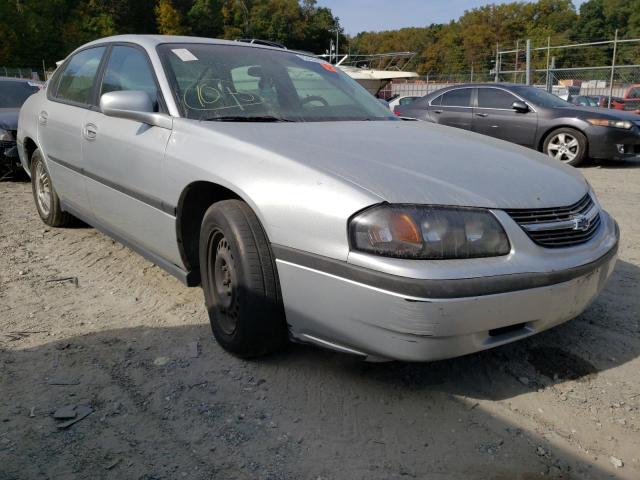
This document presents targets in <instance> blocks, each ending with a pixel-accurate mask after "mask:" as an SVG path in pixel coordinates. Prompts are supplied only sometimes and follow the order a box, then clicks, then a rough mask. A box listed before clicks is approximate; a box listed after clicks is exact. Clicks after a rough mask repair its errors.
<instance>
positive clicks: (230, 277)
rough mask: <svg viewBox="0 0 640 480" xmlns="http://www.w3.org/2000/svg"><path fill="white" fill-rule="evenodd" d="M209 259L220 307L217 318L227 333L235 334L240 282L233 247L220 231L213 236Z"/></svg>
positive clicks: (212, 280) (211, 282) (214, 291)
mask: <svg viewBox="0 0 640 480" xmlns="http://www.w3.org/2000/svg"><path fill="white" fill-rule="evenodd" d="M209 259H210V264H211V269H210V274H209V281H210V284H211V286H212V287H213V294H214V297H215V303H216V306H217V307H218V308H217V311H216V320H217V322H218V324H219V326H220V328H221V329H222V331H223V332H224V333H225V334H226V335H233V334H234V332H235V331H236V328H237V326H238V315H239V312H240V299H239V295H238V293H239V292H238V282H237V275H236V269H235V261H234V259H233V254H232V252H231V247H230V245H229V242H228V240H227V239H226V238H225V236H224V234H223V233H222V232H220V231H216V232H214V233H213V235H212V237H211V242H210V244H209Z"/></svg>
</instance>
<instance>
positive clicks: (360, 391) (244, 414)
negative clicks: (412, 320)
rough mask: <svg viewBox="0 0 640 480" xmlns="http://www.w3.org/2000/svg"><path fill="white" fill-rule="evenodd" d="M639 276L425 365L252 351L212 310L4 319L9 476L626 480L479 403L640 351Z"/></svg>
mask: <svg viewBox="0 0 640 480" xmlns="http://www.w3.org/2000/svg"><path fill="white" fill-rule="evenodd" d="M639 283H640V269H639V268H638V267H637V266H636V265H633V264H631V263H628V262H624V261H619V262H618V264H617V265H616V269H615V272H614V274H613V276H612V278H611V280H610V282H609V284H608V286H607V288H606V289H605V291H604V292H603V293H602V294H601V296H600V297H599V298H598V299H597V300H596V301H595V303H594V304H593V305H592V306H591V307H589V309H588V310H587V311H586V312H585V313H584V314H582V315H581V316H580V317H578V318H577V319H575V320H574V321H572V322H569V323H567V324H565V325H563V326H560V327H557V328H554V329H552V330H549V331H547V332H543V333H541V334H539V335H537V336H535V337H531V338H528V339H525V340H523V341H520V342H518V343H515V344H511V345H507V346H503V347H499V348H496V349H493V350H490V351H485V352H481V353H476V354H473V355H468V356H465V357H461V358H457V359H452V360H445V361H439V362H433V363H428V364H410V363H401V362H395V363H383V364H377V363H365V362H363V361H361V360H358V359H355V358H351V357H348V356H346V355H343V354H339V353H333V352H330V351H325V350H321V349H316V348H314V347H309V346H303V345H292V346H291V347H290V348H289V349H288V350H287V351H285V352H282V353H279V354H276V355H272V356H269V357H266V358H262V359H258V360H240V359H237V358H235V357H233V356H231V355H229V354H227V353H226V352H224V351H223V350H222V349H221V348H220V347H219V346H218V345H217V344H216V343H215V342H214V341H213V340H212V339H211V334H210V329H209V326H208V325H207V324H206V323H204V319H203V322H202V323H200V324H196V325H189V326H182V327H160V328H150V327H147V326H145V327H133V328H121V329H116V328H108V325H109V321H110V320H109V317H108V315H107V316H103V317H101V319H100V326H99V327H96V328H97V329H98V330H99V331H96V332H93V333H88V334H83V335H76V336H66V335H64V332H53V333H54V335H55V336H57V337H58V338H57V339H55V340H50V341H49V340H47V337H46V336H42V337H38V338H42V340H41V341H40V342H39V343H38V342H34V343H35V344H34V345H33V346H25V347H21V342H23V341H24V339H25V338H28V336H29V332H11V331H10V328H7V329H5V331H4V332H2V336H0V340H1V343H0V370H1V371H2V375H0V391H1V392H3V393H2V395H0V441H1V442H2V443H0V478H14V477H15V478H37V477H42V476H46V477H49V478H66V477H69V478H71V477H72V478H77V479H90V478H91V479H93V478H112V477H108V475H120V476H125V477H126V478H176V477H178V473H177V472H188V473H186V475H182V473H180V475H182V478H190V479H200V478H203V479H204V478H212V477H211V475H214V477H215V478H233V479H236V478H238V479H244V478H247V479H249V478H265V479H267V478H269V479H285V478H286V479H290V478H291V479H295V478H319V477H321V478H349V479H357V478H363V479H364V478H366V479H374V480H375V479H380V480H382V479H388V478H392V477H396V476H407V477H409V478H425V476H426V475H428V477H429V478H430V479H436V480H437V479H448V478H471V479H476V478H477V479H480V478H482V479H505V480H506V479H522V480H524V479H532V478H538V477H539V476H540V475H541V474H542V475H545V476H546V478H556V479H560V478H562V479H572V478H575V479H578V478H579V479H589V478H593V479H602V478H615V475H612V474H611V473H610V472H609V471H607V470H606V469H603V468H602V467H600V466H599V465H597V464H596V463H590V462H589V461H587V460H585V457H579V456H578V455H576V454H575V453H574V451H573V449H569V448H567V447H566V445H567V444H566V443H561V442H560V443H559V442H557V441H554V437H553V436H551V437H550V436H549V435H545V436H543V435H541V434H539V433H538V432H536V431H534V430H533V429H532V428H531V427H530V425H531V424H530V422H529V421H528V420H527V419H526V418H525V416H520V417H518V416H517V415H507V414H503V415H500V414H496V411H495V410H494V409H492V408H489V407H487V405H486V403H483V404H479V403H478V402H477V401H476V400H478V401H480V402H485V401H488V402H489V404H490V405H492V406H494V407H496V406H498V405H499V402H501V401H504V400H510V399H513V398H514V397H517V396H519V395H523V394H536V392H537V391H538V390H539V389H548V388H551V387H553V386H554V385H559V384H562V383H563V382H566V381H574V382H585V384H586V383H587V382H591V381H595V380H597V377H598V375H599V374H600V373H601V372H603V371H605V370H607V369H610V368H615V367H617V366H620V365H622V364H624V363H626V362H629V361H631V360H633V359H635V358H636V357H638V355H639V354H640V350H639V348H638V342H637V333H633V332H634V331H633V330H632V329H633V328H634V327H633V326H632V325H630V323H631V322H630V321H629V319H630V317H631V316H632V315H633V312H635V311H637V300H636V298H637V285H638V284H639ZM634 292H635V293H634ZM55 314H56V312H50V313H49V315H55ZM5 315H7V314H6V313H5ZM46 334H48V333H47V332H38V331H35V332H33V335H35V336H37V335H46ZM60 337H61V338H60ZM34 338H35V337H34ZM195 342H197V343H195ZM634 342H635V343H634ZM194 344H195V345H196V346H195V347H194ZM29 345H31V344H29ZM525 379H526V381H525ZM85 402H86V403H89V404H90V405H91V408H92V409H93V410H94V413H93V414H92V415H90V416H89V417H87V418H86V420H82V421H80V422H78V423H77V424H76V425H74V426H72V427H69V429H68V430H67V429H60V428H57V427H58V426H59V424H60V421H58V420H55V419H53V418H52V413H53V412H54V411H55V410H56V409H57V408H59V407H61V406H64V405H68V404H76V403H85ZM504 408H505V409H506V407H504ZM527 425H529V427H527ZM555 438H556V439H557V435H556V437H555ZM16 452H19V454H17V455H16V454H15V453H16ZM604 463H605V464H606V463H607V460H606V459H605V460H604ZM195 467H197V468H195ZM96 472H100V473H96Z"/></svg>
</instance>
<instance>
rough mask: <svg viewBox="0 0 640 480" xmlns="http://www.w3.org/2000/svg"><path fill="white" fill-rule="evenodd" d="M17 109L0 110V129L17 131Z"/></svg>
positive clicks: (18, 111) (18, 112)
mask: <svg viewBox="0 0 640 480" xmlns="http://www.w3.org/2000/svg"><path fill="white" fill-rule="evenodd" d="M19 114H20V109H19V108H0V129H2V130H17V129H18V115H19Z"/></svg>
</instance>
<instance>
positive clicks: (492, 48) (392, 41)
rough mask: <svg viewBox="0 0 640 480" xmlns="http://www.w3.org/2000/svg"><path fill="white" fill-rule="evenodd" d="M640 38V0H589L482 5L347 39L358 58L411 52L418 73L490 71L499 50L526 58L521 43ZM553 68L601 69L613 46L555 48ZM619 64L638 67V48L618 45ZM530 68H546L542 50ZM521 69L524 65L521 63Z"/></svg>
mask: <svg viewBox="0 0 640 480" xmlns="http://www.w3.org/2000/svg"><path fill="white" fill-rule="evenodd" d="M616 30H618V31H619V32H618V33H619V36H620V38H638V37H640V0H588V1H586V2H584V3H583V4H582V5H581V6H580V10H579V11H576V9H575V7H574V5H573V3H572V2H571V0H539V1H538V2H535V3H529V2H513V3H506V4H499V5H486V6H483V7H479V8H475V9H472V10H468V11H466V12H465V13H464V15H462V16H461V17H460V18H459V19H458V20H455V21H452V22H450V23H448V24H445V25H442V24H432V25H429V26H426V27H421V28H403V29H400V30H393V31H384V32H363V33H359V34H358V35H356V36H355V37H353V38H351V39H350V42H349V47H350V48H351V49H352V51H354V52H358V53H361V54H368V53H376V52H384V51H404V50H410V51H413V52H416V53H417V59H416V61H414V62H413V63H412V65H411V68H412V69H414V70H417V71H418V72H419V73H422V74H426V73H468V72H469V71H470V70H471V68H472V67H474V68H475V71H476V72H480V71H484V72H488V71H489V70H490V69H491V68H493V66H494V62H495V57H496V50H497V47H498V44H499V46H500V50H503V49H515V47H516V46H519V49H520V56H519V61H520V62H522V61H523V60H524V40H525V39H531V40H532V43H533V44H534V46H537V47H546V46H547V39H548V38H549V37H550V38H551V45H566V44H572V43H584V42H591V41H600V40H610V39H613V37H614V33H615V31H616ZM553 55H554V56H555V57H556V66H557V67H563V66H564V67H571V66H601V65H608V64H610V62H611V57H612V46H611V45H605V46H601V47H584V48H576V49H569V50H561V51H560V50H555V51H554V52H553ZM616 57H617V62H618V63H621V64H630V63H632V62H633V63H640V44H638V43H636V44H628V45H619V46H618V54H617V56H616ZM515 59H516V56H515V55H504V56H503V62H505V63H507V64H506V65H505V64H503V65H502V67H503V69H506V68H513V67H514V66H515V65H514V64H515ZM533 62H534V66H535V67H538V68H542V67H543V66H544V65H545V64H546V52H538V53H537V54H534V56H533ZM520 65H522V63H520Z"/></svg>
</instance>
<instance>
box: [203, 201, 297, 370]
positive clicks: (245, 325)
mask: <svg viewBox="0 0 640 480" xmlns="http://www.w3.org/2000/svg"><path fill="white" fill-rule="evenodd" d="M200 272H201V277H202V289H203V290H204V298H205V302H206V306H207V312H208V313H209V320H210V321H211V329H212V330H213V335H214V336H215V338H216V340H217V341H218V343H219V344H220V345H221V346H222V347H223V348H224V349H225V350H227V351H229V352H231V353H233V354H235V355H237V356H239V357H243V358H250V357H257V356H260V355H265V354H268V353H272V352H275V351H277V350H280V349H282V348H283V347H284V346H285V345H286V344H287V341H288V332H287V324H286V320H285V315H284V308H283V305H282V295H281V293H280V283H279V281H278V272H277V270H276V265H275V260H274V256H273V253H272V251H271V246H270V245H269V241H268V239H267V236H266V234H265V232H264V229H263V228H262V225H261V224H260V221H259V220H258V217H257V216H256V215H255V213H254V212H253V210H251V208H250V207H249V206H248V205H247V204H246V203H244V202H242V201H239V200H224V201H222V202H218V203H216V204H214V205H212V206H211V207H209V209H208V210H207V211H206V213H205V215H204V219H203V221H202V227H201V229H200Z"/></svg>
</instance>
